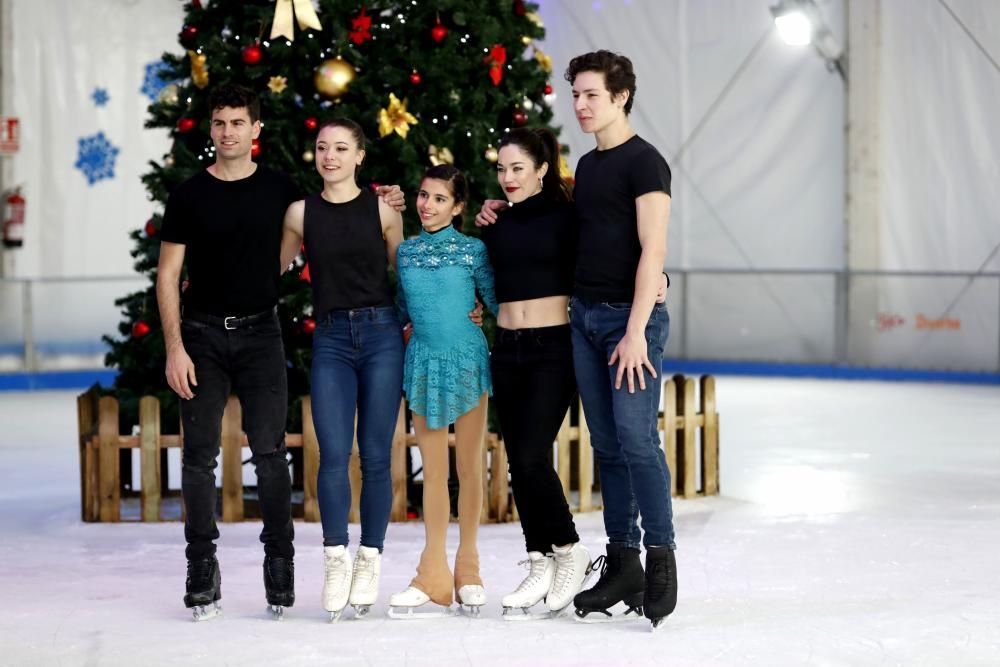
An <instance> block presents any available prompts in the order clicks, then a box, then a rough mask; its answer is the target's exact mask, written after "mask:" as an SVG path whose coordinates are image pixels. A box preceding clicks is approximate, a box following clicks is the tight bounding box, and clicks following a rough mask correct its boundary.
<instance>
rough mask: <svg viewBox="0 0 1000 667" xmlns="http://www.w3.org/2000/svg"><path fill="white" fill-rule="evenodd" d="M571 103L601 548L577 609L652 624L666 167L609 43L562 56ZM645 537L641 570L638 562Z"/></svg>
mask: <svg viewBox="0 0 1000 667" xmlns="http://www.w3.org/2000/svg"><path fill="white" fill-rule="evenodd" d="M566 80H567V81H569V82H570V83H571V84H572V86H573V101H574V104H573V109H574V111H575V113H576V118H577V121H578V122H579V124H580V129H582V130H583V131H584V132H586V133H588V134H593V135H594V136H595V139H596V140H597V147H596V148H595V149H594V150H592V151H590V152H589V153H587V154H586V155H584V156H583V157H581V158H580V161H579V163H578V164H577V170H576V185H575V188H574V196H575V199H576V206H577V212H578V216H579V219H580V241H579V250H578V254H577V268H576V287H575V290H574V294H573V299H572V301H571V306H570V309H571V316H570V324H571V330H572V335H573V364H574V367H575V370H576V378H577V384H578V385H579V388H580V398H581V399H582V401H583V409H584V411H585V413H586V417H587V424H588V426H589V427H590V432H591V443H592V444H593V447H594V456H595V459H596V461H597V465H598V469H599V471H600V476H601V493H602V496H603V499H604V527H605V530H606V531H607V534H608V545H607V555H606V557H605V563H604V567H603V569H602V572H601V576H600V579H599V580H598V582H597V584H596V585H595V586H594V587H593V588H591V589H589V590H586V591H583V592H581V593H579V594H578V595H577V596H576V599H575V600H574V604H575V605H576V608H577V614H578V615H579V616H586V615H587V614H589V613H591V612H595V611H596V612H603V613H605V614H608V613H609V612H608V611H607V610H608V608H610V607H611V606H613V605H615V604H617V603H618V602H620V601H622V600H624V601H625V603H626V604H627V605H628V607H629V610H630V611H631V610H635V611H638V610H639V607H640V606H641V608H642V610H643V613H644V614H645V615H646V617H647V618H649V619H650V620H652V622H653V626H654V627H656V626H657V625H659V624H660V622H661V621H662V620H663V619H664V618H665V617H666V616H667V615H669V614H670V613H671V612H672V611H673V610H674V607H675V606H676V603H677V566H676V563H675V561H674V548H675V544H674V525H673V512H672V509H671V502H670V471H669V469H668V468H667V463H666V459H665V458H664V456H663V451H662V450H661V448H660V437H659V433H658V431H657V413H658V410H659V404H660V383H659V381H658V370H659V367H660V360H661V359H662V358H663V348H664V346H665V345H666V343H667V331H668V328H669V317H668V316H667V308H666V305H665V304H662V303H656V294H657V290H658V288H659V284H660V280H661V278H662V275H661V272H662V268H663V263H664V260H665V258H666V252H667V223H668V221H669V219H670V168H669V167H668V166H667V162H666V160H664V159H663V156H661V155H660V153H659V152H658V151H657V150H656V148H654V147H653V146H652V145H651V144H649V143H648V142H646V141H644V140H643V139H641V138H640V137H639V136H638V135H637V134H636V133H635V130H633V129H632V127H631V125H630V124H629V120H628V114H629V112H630V111H631V109H632V102H633V100H634V98H635V89H636V83H635V74H634V72H633V70H632V62H631V61H630V60H629V59H628V58H626V57H624V56H621V55H618V54H615V53H611V52H609V51H596V52H593V53H587V54H584V55H581V56H577V57H576V58H573V60H572V61H570V64H569V67H568V68H567V70H566ZM640 516H641V517H642V529H643V532H644V533H645V535H643V536H642V544H643V545H644V546H645V547H646V566H645V572H643V568H642V565H641V564H640V561H639V545H640V536H641V534H640V531H639V526H638V519H639V517H640Z"/></svg>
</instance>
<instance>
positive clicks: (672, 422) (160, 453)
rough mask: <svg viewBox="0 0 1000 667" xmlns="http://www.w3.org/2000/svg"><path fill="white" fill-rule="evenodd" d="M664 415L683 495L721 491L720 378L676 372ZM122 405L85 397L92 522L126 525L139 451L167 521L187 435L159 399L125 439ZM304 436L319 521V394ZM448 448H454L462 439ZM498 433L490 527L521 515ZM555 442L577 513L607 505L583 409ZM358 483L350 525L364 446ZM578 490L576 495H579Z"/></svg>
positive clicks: (228, 442)
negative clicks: (126, 470)
mask: <svg viewBox="0 0 1000 667" xmlns="http://www.w3.org/2000/svg"><path fill="white" fill-rule="evenodd" d="M663 405H664V410H663V411H662V412H661V413H660V417H659V423H658V429H659V431H660V434H661V441H662V442H663V448H664V456H665V457H666V461H667V465H668V467H669V468H670V472H671V480H672V482H673V488H672V489H671V493H672V495H674V496H680V497H684V498H693V497H697V496H704V495H715V494H718V493H719V414H718V411H717V410H716V400H715V378H714V377H711V376H702V377H701V378H700V380H699V381H698V382H697V383H696V382H695V380H694V379H693V378H685V377H684V376H683V375H675V376H673V377H672V378H669V379H667V380H666V381H665V382H664V384H663ZM118 412H119V409H118V400H117V399H116V398H114V397H113V396H101V395H100V394H99V392H98V391H97V389H96V388H95V389H91V390H88V391H87V392H86V393H84V394H81V395H80V396H79V397H78V398H77V417H78V425H79V454H80V512H81V518H82V520H83V521H88V522H92V521H100V522H118V521H121V520H122V512H121V502H122V493H123V490H124V489H125V488H126V487H125V484H124V480H123V479H122V475H121V461H122V452H123V451H125V450H131V449H135V448H138V449H139V451H140V455H139V468H140V469H139V476H140V480H141V491H140V493H139V497H140V505H141V508H140V513H139V519H140V520H141V521H149V522H154V521H161V520H163V516H162V511H161V510H162V500H163V495H164V492H165V491H166V489H167V488H168V480H167V475H166V468H165V467H164V464H163V462H164V454H165V450H166V449H168V448H171V447H180V446H181V441H182V437H183V435H182V434H181V435H164V434H162V433H160V404H159V401H158V400H157V399H156V398H155V397H152V396H146V397H143V398H142V399H141V400H140V403H139V425H138V434H137V435H132V434H124V435H123V434H120V433H119V432H118V429H119V426H118ZM302 423H303V432H302V433H288V434H286V437H285V444H286V447H288V448H290V449H294V448H301V449H302V475H301V479H302V489H303V517H304V519H305V520H306V521H309V522H316V521H319V503H318V500H317V492H316V491H317V490H316V477H317V473H318V471H319V441H318V440H317V437H316V431H315V428H314V427H313V421H312V405H311V401H310V397H308V396H305V397H303V399H302ZM241 424H242V411H241V408H240V403H239V401H238V400H237V399H236V397H230V399H229V401H228V402H227V404H226V408H225V411H224V413H223V417H222V435H221V438H220V440H221V442H220V455H221V459H222V521H223V522H233V521H242V520H243V518H244V506H243V465H244V462H243V460H242V456H243V448H244V447H247V439H246V434H245V433H243V432H242V430H241ZM448 444H449V446H451V447H454V446H455V436H454V434H450V435H449V442H448ZM501 444H502V440H501V439H500V437H499V435H498V434H496V433H487V434H486V435H485V437H484V438H483V449H482V456H483V471H484V474H483V507H482V513H481V517H480V520H481V521H482V522H483V523H489V522H505V521H516V520H517V519H518V513H517V508H516V507H515V505H514V502H513V498H512V495H511V492H510V485H509V479H508V474H507V453H506V450H505V448H504V447H502V446H501ZM553 444H554V466H555V468H556V471H557V473H558V475H559V479H560V481H561V482H562V485H563V491H564V493H565V494H566V498H567V500H568V501H569V503H570V508H571V509H572V510H573V511H574V512H588V511H592V510H595V509H599V508H600V504H599V503H597V502H595V499H594V493H593V492H594V482H595V479H594V478H595V472H594V471H595V469H594V459H593V450H592V449H591V446H590V430H589V428H588V427H587V422H586V418H585V417H584V415H583V410H582V408H581V405H580V402H579V401H575V402H574V404H573V405H572V406H571V407H570V410H568V411H567V413H566V416H565V418H564V419H563V423H562V426H561V427H560V429H559V432H558V434H557V436H556V440H555V442H554V443H553ZM416 446H417V439H416V435H415V434H414V433H413V432H412V428H411V414H410V412H409V410H407V408H406V404H405V401H403V402H402V403H401V405H400V411H399V416H398V417H397V421H396V429H395V433H394V435H393V441H392V454H391V479H392V489H393V502H392V510H391V515H390V519H391V520H392V521H406V520H407V518H408V517H407V509H408V498H407V493H408V491H407V477H408V475H409V471H408V470H407V455H406V454H407V448H408V447H416ZM349 476H350V479H351V491H352V502H351V511H350V514H349V520H350V521H352V522H357V521H358V518H359V514H358V513H359V507H360V494H361V460H360V457H359V455H358V445H357V440H355V442H354V448H353V451H352V453H351V459H350V465H349ZM574 492H575V494H574Z"/></svg>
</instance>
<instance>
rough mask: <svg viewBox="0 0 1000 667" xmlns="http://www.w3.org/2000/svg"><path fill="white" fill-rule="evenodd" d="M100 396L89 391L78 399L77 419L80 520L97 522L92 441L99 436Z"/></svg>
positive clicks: (95, 467) (92, 390)
mask: <svg viewBox="0 0 1000 667" xmlns="http://www.w3.org/2000/svg"><path fill="white" fill-rule="evenodd" d="M97 415H98V395H97V392H96V391H95V390H94V389H89V390H87V391H86V392H85V393H83V394H80V395H79V396H77V398H76V418H77V425H78V426H79V433H80V442H79V449H80V519H81V520H83V521H97V519H98V513H97V502H96V497H97V493H96V491H97V461H96V460H95V457H94V449H93V447H92V446H91V444H90V443H91V440H92V438H93V437H94V436H96V435H97Z"/></svg>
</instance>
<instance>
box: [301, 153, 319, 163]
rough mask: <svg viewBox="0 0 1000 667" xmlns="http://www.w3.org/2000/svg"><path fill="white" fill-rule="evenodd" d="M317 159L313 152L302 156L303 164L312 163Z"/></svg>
mask: <svg viewBox="0 0 1000 667" xmlns="http://www.w3.org/2000/svg"><path fill="white" fill-rule="evenodd" d="M315 157H316V156H315V155H313V152H312V151H306V152H305V153H303V154H302V161H303V162H312V161H313V159H315Z"/></svg>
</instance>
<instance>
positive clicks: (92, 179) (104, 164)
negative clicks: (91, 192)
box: [73, 132, 118, 185]
mask: <svg viewBox="0 0 1000 667" xmlns="http://www.w3.org/2000/svg"><path fill="white" fill-rule="evenodd" d="M116 157H118V149H117V148H115V147H114V146H112V145H111V142H110V141H108V139H107V137H105V136H104V133H103V132H98V133H97V134H95V135H94V136H92V137H82V138H81V139H80V140H79V149H78V152H77V156H76V163H75V164H74V165H73V166H74V167H76V168H77V169H79V170H80V171H82V172H83V174H84V176H86V177H87V183H88V185H93V184H94V183H96V182H97V181H100V180H102V179H105V178H114V177H115V158H116Z"/></svg>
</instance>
